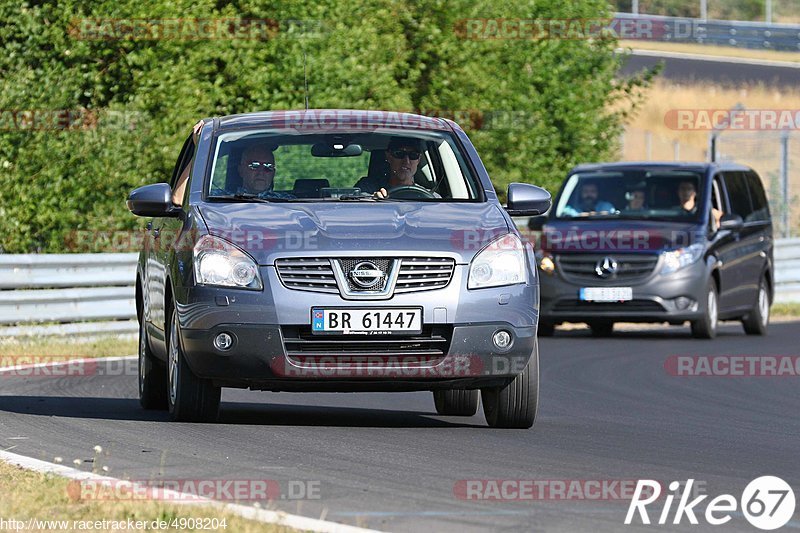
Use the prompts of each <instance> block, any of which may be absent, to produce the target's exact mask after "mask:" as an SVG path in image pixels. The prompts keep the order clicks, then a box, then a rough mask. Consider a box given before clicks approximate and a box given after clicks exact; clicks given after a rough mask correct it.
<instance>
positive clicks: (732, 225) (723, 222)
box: [719, 213, 744, 231]
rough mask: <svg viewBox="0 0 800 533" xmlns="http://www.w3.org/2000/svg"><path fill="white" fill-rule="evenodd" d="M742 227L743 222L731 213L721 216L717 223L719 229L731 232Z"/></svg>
mask: <svg viewBox="0 0 800 533" xmlns="http://www.w3.org/2000/svg"><path fill="white" fill-rule="evenodd" d="M742 226H744V220H742V217H740V216H739V215H734V214H733V213H726V214H724V215H722V219H720V221H719V229H728V230H732V231H737V230H740V229H742Z"/></svg>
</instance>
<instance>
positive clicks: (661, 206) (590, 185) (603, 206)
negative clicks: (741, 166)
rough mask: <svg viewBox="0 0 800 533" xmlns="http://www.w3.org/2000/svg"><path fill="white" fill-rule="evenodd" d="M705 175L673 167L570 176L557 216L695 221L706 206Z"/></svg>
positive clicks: (559, 201)
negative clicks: (672, 168)
mask: <svg viewBox="0 0 800 533" xmlns="http://www.w3.org/2000/svg"><path fill="white" fill-rule="evenodd" d="M702 183H703V176H702V174H700V173H699V172H694V171H687V170H670V169H657V170H654V169H637V170H614V171H604V170H600V171H592V172H580V173H576V174H572V175H570V176H569V177H568V178H567V181H566V183H565V184H564V187H563V189H562V191H561V196H560V197H559V200H558V203H557V205H556V208H555V216H556V218H586V219H594V218H597V219H604V218H621V219H661V220H670V221H672V220H675V221H695V220H697V219H698V218H699V216H700V212H701V211H702V210H701V209H700V207H701V206H702V205H703V187H702Z"/></svg>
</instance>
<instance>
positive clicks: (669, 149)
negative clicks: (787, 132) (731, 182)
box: [621, 80, 800, 230]
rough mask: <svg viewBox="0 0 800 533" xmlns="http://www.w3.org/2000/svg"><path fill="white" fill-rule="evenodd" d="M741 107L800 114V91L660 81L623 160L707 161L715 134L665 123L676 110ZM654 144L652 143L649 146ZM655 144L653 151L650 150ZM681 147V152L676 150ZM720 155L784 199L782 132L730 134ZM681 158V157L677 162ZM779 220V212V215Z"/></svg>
mask: <svg viewBox="0 0 800 533" xmlns="http://www.w3.org/2000/svg"><path fill="white" fill-rule="evenodd" d="M737 105H742V106H744V108H745V109H749V110H757V109H762V110H789V111H790V112H791V115H792V116H797V114H798V112H800V89H795V88H775V87H767V86H764V85H755V86H742V87H739V88H736V89H733V88H726V87H720V86H716V85H710V84H676V83H671V82H667V81H664V80H660V81H659V82H657V83H656V84H655V85H654V86H653V87H652V88H651V89H650V91H649V92H648V93H647V95H646V99H645V101H644V102H643V104H642V106H641V108H640V110H639V111H638V113H637V115H636V116H635V117H634V118H632V119H631V120H630V121H629V123H628V126H627V127H626V132H625V135H624V138H623V146H622V153H621V158H622V159H623V160H626V161H642V160H654V161H673V160H676V159H677V160H681V161H705V160H706V159H707V153H708V144H709V133H710V132H709V131H708V130H700V131H689V130H677V129H674V127H672V128H671V127H670V126H669V125H668V124H667V122H666V121H665V117H666V116H667V113H669V112H670V111H674V110H686V109H692V110H715V109H731V108H733V107H735V106H737ZM648 139H649V141H648ZM798 143H800V134H798V133H797V131H792V132H791V136H790V141H789V190H790V204H791V205H796V202H795V201H794V199H795V198H797V197H798V196H800V151H798V150H797V147H798V146H800V144H798ZM648 145H649V148H648ZM676 146H677V148H676ZM717 146H718V155H719V156H720V158H721V159H723V160H732V161H735V162H737V163H742V164H744V165H747V166H750V167H752V168H754V169H755V170H756V171H757V172H758V173H759V175H761V177H762V179H763V180H764V184H765V187H766V189H767V194H768V195H770V197H772V196H775V198H779V197H778V196H777V195H778V194H779V188H778V176H779V169H780V164H781V161H780V150H781V148H780V132H778V131H728V132H723V133H722V135H721V136H720V139H719V141H718V145H717ZM676 156H677V157H676ZM790 213H791V225H792V227H793V228H794V229H795V230H797V229H798V228H800V216H799V215H800V210H798V209H797V208H794V209H792V210H791V211H790ZM774 214H775V215H777V213H774Z"/></svg>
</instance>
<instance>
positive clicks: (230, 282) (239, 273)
mask: <svg viewBox="0 0 800 533" xmlns="http://www.w3.org/2000/svg"><path fill="white" fill-rule="evenodd" d="M194 275H195V279H196V280H197V283H199V284H201V285H219V286H221V287H238V288H242V289H259V290H260V289H262V288H263V284H262V283H261V276H260V275H259V273H258V265H257V264H256V262H255V261H254V260H253V258H252V257H250V256H249V255H248V254H246V253H245V252H243V251H242V250H240V249H239V248H237V247H236V246H234V245H233V244H231V243H229V242H228V241H226V240H225V239H221V238H219V237H214V236H213V235H203V236H202V237H201V238H200V240H198V241H197V244H195V245H194Z"/></svg>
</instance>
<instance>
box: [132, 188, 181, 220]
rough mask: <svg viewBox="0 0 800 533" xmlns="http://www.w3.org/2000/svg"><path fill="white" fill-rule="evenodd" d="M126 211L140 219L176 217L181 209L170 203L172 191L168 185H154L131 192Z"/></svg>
mask: <svg viewBox="0 0 800 533" xmlns="http://www.w3.org/2000/svg"><path fill="white" fill-rule="evenodd" d="M127 204H128V210H129V211H130V212H131V213H133V214H134V215H136V216H140V217H177V216H180V213H181V208H180V207H178V206H176V205H175V204H173V203H172V189H170V187H169V184H168V183H154V184H152V185H145V186H144V187H139V188H138V189H134V190H133V191H131V194H130V195H129V196H128V201H127Z"/></svg>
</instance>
